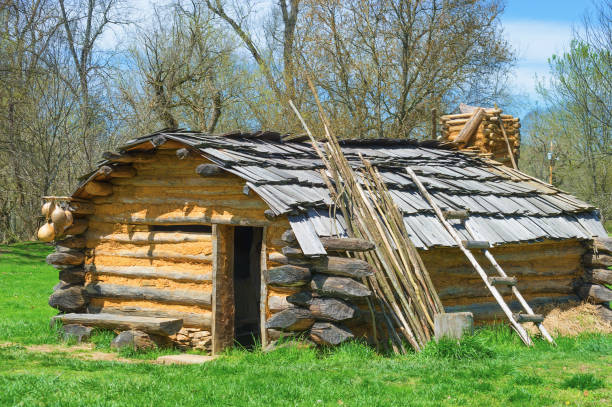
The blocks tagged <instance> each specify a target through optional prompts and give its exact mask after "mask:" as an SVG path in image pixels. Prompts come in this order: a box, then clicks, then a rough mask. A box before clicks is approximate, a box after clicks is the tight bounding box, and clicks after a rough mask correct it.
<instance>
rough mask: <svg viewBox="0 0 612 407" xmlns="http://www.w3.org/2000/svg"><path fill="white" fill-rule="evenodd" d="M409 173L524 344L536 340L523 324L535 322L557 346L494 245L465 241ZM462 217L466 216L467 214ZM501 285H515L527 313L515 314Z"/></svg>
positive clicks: (549, 340)
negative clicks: (480, 257)
mask: <svg viewBox="0 0 612 407" xmlns="http://www.w3.org/2000/svg"><path fill="white" fill-rule="evenodd" d="M406 172H407V173H408V175H410V177H411V178H412V180H413V181H414V183H415V184H416V186H417V187H418V189H419V191H420V192H421V195H423V197H424V198H425V199H426V200H427V202H428V203H429V205H431V207H432V208H433V210H434V212H435V213H436V216H437V217H438V219H439V220H440V222H441V223H442V225H443V226H444V228H445V229H446V230H447V231H448V233H449V234H450V235H451V236H452V237H453V239H454V240H455V242H456V243H457V245H458V246H459V249H460V250H461V251H462V252H463V254H465V257H467V259H468V260H469V261H470V263H471V264H472V266H473V267H474V269H475V270H476V272H477V273H478V275H479V276H480V278H482V281H483V282H484V283H485V286H486V287H487V289H488V290H489V291H490V292H491V294H492V295H493V297H494V298H495V300H496V301H497V303H498V304H499V306H500V307H501V309H502V310H503V311H504V314H506V317H507V318H508V320H509V321H510V325H511V326H512V328H513V329H514V330H515V331H516V333H517V334H518V335H519V337H520V338H521V340H522V341H523V342H524V343H525V345H527V346H533V341H532V340H531V338H530V337H529V334H528V333H527V331H526V330H525V328H524V327H523V326H522V325H521V324H520V323H521V322H533V323H534V324H536V326H537V327H538V329H539V330H540V332H541V333H542V337H544V338H545V339H546V340H547V341H548V342H550V343H552V344H553V345H554V344H555V341H554V339H553V338H552V337H551V336H550V334H549V333H548V331H547V330H546V328H544V325H543V324H542V321H543V320H544V318H543V316H542V315H539V314H535V313H534V312H533V309H531V307H530V306H529V304H528V303H527V301H525V298H524V297H523V296H522V294H521V293H520V292H519V290H518V288H516V283H517V279H516V277H508V275H507V274H506V273H505V272H504V270H503V269H502V268H501V266H500V265H499V263H497V261H496V260H495V258H494V257H493V255H492V254H491V252H490V251H489V248H490V247H491V244H490V243H489V242H486V241H477V240H462V239H461V237H460V236H459V234H458V233H457V231H456V230H455V228H454V227H453V226H452V225H451V224H450V223H449V222H448V221H447V219H446V218H447V217H446V216H445V215H444V213H443V212H442V210H441V209H440V208H439V207H438V205H437V204H436V203H435V201H434V200H433V198H432V197H431V195H430V194H429V192H428V191H427V189H425V186H424V185H423V184H422V183H421V181H420V180H419V179H418V177H417V176H416V174H415V173H414V171H413V170H412V169H411V168H409V167H408V168H406ZM449 217H454V218H461V215H458V216H457V214H453V215H452V216H449ZM463 218H464V219H465V216H464V217H463ZM464 226H465V228H466V230H467V231H468V233H469V234H470V235H471V236H472V238H474V237H475V233H474V231H473V230H472V229H471V228H470V227H469V226H468V225H467V224H466V223H464ZM474 249H480V250H482V253H483V254H484V255H485V257H486V258H487V259H488V260H489V262H490V263H491V265H492V266H493V268H494V269H495V270H496V271H497V273H498V274H499V276H496V277H489V276H488V275H487V273H486V272H485V271H484V269H483V268H482V267H481V266H480V264H479V263H478V261H477V260H476V257H474V255H473V254H472V252H471V251H470V250H474ZM498 285H505V286H511V287H512V293H513V294H514V296H515V297H516V298H517V299H518V301H519V303H520V304H521V306H522V307H523V309H524V310H525V312H526V314H522V313H518V314H513V313H512V310H510V307H508V304H506V302H505V300H504V298H503V297H502V295H501V294H500V293H499V290H498V289H497V287H496V286H498Z"/></svg>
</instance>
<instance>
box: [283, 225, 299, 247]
mask: <svg viewBox="0 0 612 407" xmlns="http://www.w3.org/2000/svg"><path fill="white" fill-rule="evenodd" d="M281 239H282V240H283V241H284V242H285V243H287V244H294V243H297V238H296V237H295V233H294V232H293V230H291V229H288V230H285V231H284V232H283V234H282V235H281Z"/></svg>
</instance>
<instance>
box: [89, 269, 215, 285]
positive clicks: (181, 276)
mask: <svg viewBox="0 0 612 407" xmlns="http://www.w3.org/2000/svg"><path fill="white" fill-rule="evenodd" d="M85 270H86V271H87V272H89V273H91V274H93V275H111V276H120V277H128V278H165V279H167V280H172V281H178V282H183V283H203V282H212V273H197V274H196V273H187V272H183V271H168V270H163V269H159V268H157V267H140V266H125V267H119V266H96V265H94V264H87V265H86V266H85Z"/></svg>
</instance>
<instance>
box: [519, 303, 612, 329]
mask: <svg viewBox="0 0 612 407" xmlns="http://www.w3.org/2000/svg"><path fill="white" fill-rule="evenodd" d="M535 312H537V313H542V314H544V315H546V318H545V319H544V327H545V328H546V329H547V330H548V331H549V332H550V333H551V334H552V335H554V336H559V335H561V336H576V335H579V334H581V333H606V334H607V333H612V323H610V322H609V321H606V320H605V319H604V318H603V317H602V313H601V305H593V304H589V303H577V302H574V303H568V304H564V305H563V307H559V306H556V307H554V306H550V307H540V308H538V309H537V310H535ZM524 326H525V328H526V329H527V330H528V331H529V333H531V334H537V333H539V330H538V328H537V327H536V326H535V325H534V324H532V323H527V324H524Z"/></svg>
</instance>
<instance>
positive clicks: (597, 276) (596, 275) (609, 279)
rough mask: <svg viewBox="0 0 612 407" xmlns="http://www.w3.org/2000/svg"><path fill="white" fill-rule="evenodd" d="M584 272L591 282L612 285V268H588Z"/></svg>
mask: <svg viewBox="0 0 612 407" xmlns="http://www.w3.org/2000/svg"><path fill="white" fill-rule="evenodd" d="M584 274H585V277H586V280H587V281H589V282H592V283H600V284H609V285H612V270H606V269H587V270H586V271H585V273H584Z"/></svg>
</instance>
